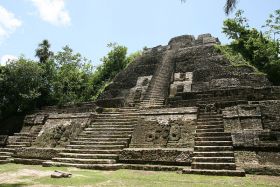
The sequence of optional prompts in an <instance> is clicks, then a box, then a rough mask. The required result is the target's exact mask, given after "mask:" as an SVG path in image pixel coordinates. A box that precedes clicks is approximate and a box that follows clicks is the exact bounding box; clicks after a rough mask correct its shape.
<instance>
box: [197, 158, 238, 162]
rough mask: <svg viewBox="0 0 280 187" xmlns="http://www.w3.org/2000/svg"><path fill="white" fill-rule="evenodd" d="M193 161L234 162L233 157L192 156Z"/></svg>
mask: <svg viewBox="0 0 280 187" xmlns="http://www.w3.org/2000/svg"><path fill="white" fill-rule="evenodd" d="M193 161H194V162H212V163H214V162H215V163H217V162H220V163H234V162H235V159H234V157H193Z"/></svg>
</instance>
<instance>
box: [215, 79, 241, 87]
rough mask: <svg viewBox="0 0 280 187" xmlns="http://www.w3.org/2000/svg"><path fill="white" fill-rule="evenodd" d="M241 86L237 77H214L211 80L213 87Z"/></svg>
mask: <svg viewBox="0 0 280 187" xmlns="http://www.w3.org/2000/svg"><path fill="white" fill-rule="evenodd" d="M238 86H240V82H239V80H238V79H235V78H222V79H213V80H211V81H210V88H211V89H219V88H235V87H238Z"/></svg>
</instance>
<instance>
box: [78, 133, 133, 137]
mask: <svg viewBox="0 0 280 187" xmlns="http://www.w3.org/2000/svg"><path fill="white" fill-rule="evenodd" d="M130 137H131V135H130V134H129V135H128V134H123V135H122V134H121V135H116V134H80V135H79V138H130Z"/></svg>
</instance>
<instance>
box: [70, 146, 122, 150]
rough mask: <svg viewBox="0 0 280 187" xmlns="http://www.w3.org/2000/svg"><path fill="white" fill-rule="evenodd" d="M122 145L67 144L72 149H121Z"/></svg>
mask: <svg viewBox="0 0 280 187" xmlns="http://www.w3.org/2000/svg"><path fill="white" fill-rule="evenodd" d="M124 147H125V146H124V145H67V148H73V149H95V150H102V149H107V150H110V149H123V148H124Z"/></svg>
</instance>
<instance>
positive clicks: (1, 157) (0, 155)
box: [0, 148, 14, 164]
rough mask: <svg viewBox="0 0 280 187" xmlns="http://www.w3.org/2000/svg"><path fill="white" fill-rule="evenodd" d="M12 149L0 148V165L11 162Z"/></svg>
mask: <svg viewBox="0 0 280 187" xmlns="http://www.w3.org/2000/svg"><path fill="white" fill-rule="evenodd" d="M13 154H14V149H13V148H0V164H7V163H10V162H12V161H13V158H12V156H13Z"/></svg>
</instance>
